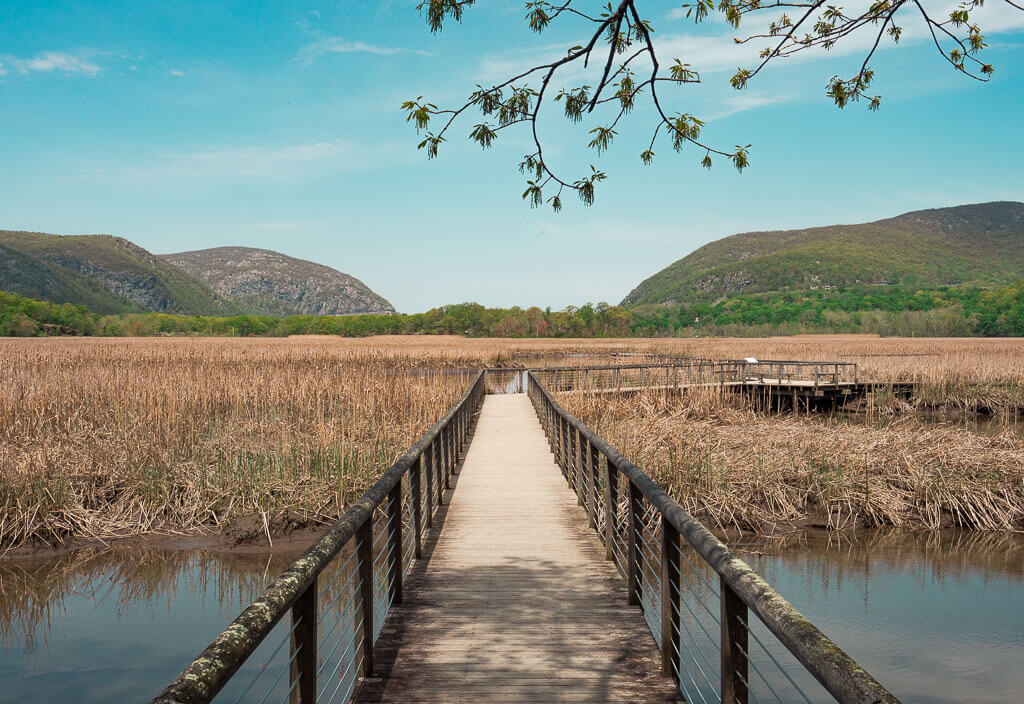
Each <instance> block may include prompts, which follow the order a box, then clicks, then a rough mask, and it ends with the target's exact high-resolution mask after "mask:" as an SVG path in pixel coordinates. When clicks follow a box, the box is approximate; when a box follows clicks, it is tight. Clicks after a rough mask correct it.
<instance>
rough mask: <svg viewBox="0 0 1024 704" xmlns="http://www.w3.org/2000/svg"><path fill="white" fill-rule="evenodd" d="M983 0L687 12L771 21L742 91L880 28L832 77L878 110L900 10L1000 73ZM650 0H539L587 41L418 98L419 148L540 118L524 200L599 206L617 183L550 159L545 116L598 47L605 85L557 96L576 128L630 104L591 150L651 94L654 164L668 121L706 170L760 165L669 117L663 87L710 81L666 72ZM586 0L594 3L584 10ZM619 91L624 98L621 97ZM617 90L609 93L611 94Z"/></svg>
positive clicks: (444, 1)
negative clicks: (783, 66)
mask: <svg viewBox="0 0 1024 704" xmlns="http://www.w3.org/2000/svg"><path fill="white" fill-rule="evenodd" d="M716 2H717V4H716ZM983 2H984V0H964V1H963V2H962V3H961V4H960V5H959V6H958V7H957V8H956V9H955V10H953V11H952V12H951V13H950V14H949V17H948V18H945V19H941V20H940V19H938V18H936V17H934V16H932V15H931V14H929V12H928V10H927V9H926V8H925V7H924V4H923V3H922V0H870V4H869V5H868V6H867V7H866V8H864V7H863V5H861V7H860V8H859V9H858V11H857V12H852V13H849V14H848V13H847V12H846V11H844V9H843V8H842V7H840V6H836V5H826V4H825V0H809V1H808V2H784V1H782V0H777V1H776V2H770V3H765V2H762V0H696V1H695V2H687V3H684V4H683V5H682V7H683V8H684V9H685V10H686V15H687V16H688V17H691V18H692V19H693V20H694V21H696V22H702V21H703V20H705V19H707V18H708V17H709V16H710V15H711V14H712V13H720V14H722V15H724V17H725V19H726V21H727V22H729V23H730V24H731V25H732V26H733V27H734V28H738V27H739V26H740V23H741V21H743V20H744V19H746V18H748V16H765V17H767V20H766V21H767V28H766V29H765V30H764V31H762V32H755V33H752V34H749V35H747V36H746V37H737V38H735V39H734V40H733V41H734V42H735V43H737V44H747V43H749V42H752V41H755V40H758V39H771V40H772V43H771V45H770V46H768V47H766V48H765V49H764V50H762V51H761V52H760V60H759V62H758V64H757V65H756V66H754V67H753V68H742V67H741V68H739V69H737V71H736V73H735V74H733V76H732V77H731V79H730V83H731V84H732V86H733V87H734V88H736V89H743V88H745V87H746V86H747V85H748V84H749V82H750V81H751V80H752V79H753V78H754V77H755V76H757V75H758V74H759V73H761V72H762V71H763V70H764V69H765V68H766V67H767V66H768V64H770V63H771V62H772V61H774V60H777V59H779V58H785V57H789V56H793V55H795V54H797V53H799V52H802V51H807V50H809V49H812V48H821V49H823V50H826V51H828V50H830V49H832V48H833V47H834V46H836V44H837V43H839V42H841V41H847V40H848V39H849V38H850V37H852V36H853V35H855V34H858V33H860V32H861V31H862V30H865V29H866V28H868V27H871V28H872V30H871V31H872V34H871V35H869V37H870V38H869V40H868V41H869V42H870V48H869V49H868V50H867V51H866V52H865V55H864V58H863V60H862V61H861V62H860V68H859V70H858V71H857V72H856V73H855V74H853V75H852V76H849V77H848V78H842V77H840V76H833V77H832V78H831V79H829V81H828V83H827V86H826V90H825V93H826V95H827V96H828V97H829V98H831V99H832V100H833V102H834V103H835V104H836V106H838V107H840V108H843V107H846V106H847V105H848V104H849V103H850V102H858V101H860V100H861V99H862V98H864V99H866V100H867V101H868V108H869V109H870V110H877V109H878V108H879V106H880V104H881V97H880V96H878V95H874V96H868V95H867V93H866V91H867V89H868V88H869V86H870V84H871V82H872V80H873V78H874V75H875V72H874V71H873V70H872V69H871V68H870V66H869V62H870V61H871V59H872V58H873V57H874V56H875V55H876V53H877V51H878V49H879V48H880V46H881V44H882V41H883V39H884V38H885V37H886V36H888V37H889V38H890V39H892V41H893V42H896V43H898V42H899V41H900V38H901V37H902V35H903V27H902V26H900V25H899V24H897V14H898V13H899V12H900V11H901V10H903V9H904V8H913V9H915V10H916V11H917V12H916V14H918V15H919V16H920V21H921V22H922V23H923V24H924V26H925V27H926V28H927V30H928V34H929V35H930V37H931V39H932V42H933V44H934V45H935V48H936V50H937V51H938V52H939V54H940V55H941V56H942V57H943V59H945V61H947V62H948V63H950V64H951V65H952V66H953V67H954V68H956V69H957V70H958V71H960V72H962V73H964V74H966V75H968V76H971V77H972V78H975V79H977V80H980V81H985V80H988V76H990V75H991V74H992V72H993V70H994V69H993V67H992V66H991V64H987V63H984V62H983V61H982V60H981V59H980V58H978V54H979V52H980V51H981V49H983V48H984V47H985V42H984V35H983V34H982V32H981V29H980V28H979V26H978V25H977V24H976V23H974V22H972V16H973V14H974V13H975V11H976V10H978V9H979V8H980V7H981V6H982V5H983ZM1003 2H1005V3H1006V4H1007V5H1010V6H1011V7H1014V8H1016V9H1018V10H1022V9H1024V7H1022V6H1021V5H1019V4H1016V3H1015V2H1012V1H1011V0H1003ZM475 4H476V3H475V0H422V1H421V2H420V4H419V5H418V6H417V8H418V9H419V10H420V12H421V13H422V14H423V15H424V17H425V19H426V21H427V25H428V26H429V27H430V30H431V31H432V32H438V31H441V29H442V28H443V26H444V24H445V22H446V21H447V20H454V21H455V22H460V21H461V20H462V17H463V13H464V12H465V10H466V9H467V8H468V7H469V6H472V5H475ZM641 4H643V5H644V7H645V8H648V7H652V6H653V7H658V6H663V3H659V2H657V0H620V1H619V2H618V4H617V5H614V4H613V3H610V2H609V3H607V4H605V5H604V6H603V7H601V6H600V5H599V4H598V2H597V1H596V0H591V1H590V2H587V0H564V2H562V3H561V4H557V5H556V4H554V3H551V2H548V1H547V0H529V1H528V2H526V3H525V8H526V20H527V24H528V26H529V27H530V29H531V30H532V31H534V32H537V33H540V32H542V31H544V30H545V29H546V28H547V27H548V26H550V25H551V23H552V22H554V21H556V20H558V19H559V18H560V17H562V16H563V15H565V16H566V18H567V19H568V18H573V19H575V20H577V21H580V20H582V21H583V23H584V24H585V25H589V26H590V33H589V38H588V39H587V41H586V42H585V43H583V44H580V45H576V46H573V47H571V48H569V49H568V50H567V51H566V53H565V54H564V55H563V56H562V57H560V58H558V59H555V60H552V61H550V62H548V63H542V64H539V65H537V66H533V67H532V68H530V69H527V70H525V71H522V72H520V73H518V74H517V75H515V76H512V77H511V78H508V79H506V80H504V81H501V82H499V83H495V84H493V85H491V86H490V87H487V88H485V87H483V86H480V85H478V86H477V90H475V91H474V92H473V93H471V94H470V95H469V97H468V99H467V100H466V101H465V102H464V103H463V104H462V105H460V106H458V107H453V108H444V109H442V108H439V107H438V106H437V105H435V104H433V103H429V102H426V101H424V100H423V98H422V96H421V97H419V98H417V99H416V100H410V101H406V102H405V103H403V104H402V109H403V110H405V112H406V121H407V122H410V123H412V124H413V125H414V126H415V128H416V130H417V131H418V132H423V133H425V134H424V138H423V139H422V141H421V142H420V143H419V148H420V149H424V150H425V151H426V153H427V157H428V158H434V157H436V156H437V153H438V148H439V146H440V145H441V143H443V142H445V141H446V139H447V134H448V132H449V130H450V129H451V128H452V127H453V125H454V124H455V122H456V121H458V119H459V118H460V117H462V116H463V115H465V114H466V113H467V112H468V111H470V110H471V109H472V108H475V109H478V110H479V111H480V113H481V115H482V116H483V118H484V121H483V122H480V123H478V124H476V125H474V126H473V127H472V129H471V130H470V132H469V137H470V139H472V140H473V141H475V142H477V143H478V144H479V145H480V146H481V147H482V148H484V149H487V148H489V147H490V146H492V145H493V143H494V142H495V141H496V139H497V138H498V136H499V132H501V131H502V130H505V129H507V128H509V127H512V126H515V125H519V124H522V123H530V131H531V135H532V138H533V144H534V150H533V151H532V152H531V153H530V154H527V155H525V156H524V157H523V159H522V161H521V162H520V164H519V169H520V171H521V172H522V173H524V174H526V176H527V188H526V190H525V191H524V193H523V198H524V199H526V200H527V201H528V202H529V204H530V205H531V207H536V206H538V205H541V204H542V203H544V202H545V191H544V189H545V188H547V187H550V188H553V189H555V192H554V194H553V195H551V196H550V197H547V198H546V200H547V202H548V203H549V204H550V205H551V206H552V207H553V208H554V209H555V210H556V211H557V210H559V209H561V207H562V200H561V196H562V193H563V192H564V190H565V189H570V190H572V191H575V192H576V194H577V196H578V197H579V198H580V200H581V201H582V202H583V203H584V204H586V205H590V204H591V203H593V201H594V190H595V186H596V184H597V183H598V182H600V181H602V180H604V179H605V174H604V173H603V172H602V171H599V170H598V169H597V168H595V167H594V166H591V167H590V172H589V173H587V174H585V175H584V176H582V177H580V178H575V179H569V178H563V177H561V176H559V175H557V174H556V173H555V172H554V170H553V168H552V167H551V165H550V164H549V163H548V160H547V158H546V157H545V152H544V148H543V143H542V139H541V136H540V133H539V131H538V126H537V122H538V118H539V116H540V111H541V107H542V106H543V105H545V102H544V99H545V97H546V96H547V95H548V93H549V89H550V88H551V84H552V82H553V80H554V79H555V78H556V76H557V75H561V74H560V72H562V71H563V70H564V69H566V67H568V66H570V65H572V64H574V63H579V64H581V65H582V66H583V67H584V68H586V67H589V65H590V60H591V58H593V55H594V53H595V52H598V55H599V56H600V52H601V51H606V54H604V55H603V57H602V58H603V62H602V63H603V67H602V71H601V75H600V78H599V79H598V81H597V83H596V85H594V86H590V85H587V84H582V85H576V86H574V87H567V88H562V89H561V90H560V91H559V92H558V93H557V94H556V95H555V96H554V101H555V102H560V103H562V109H563V112H564V116H565V118H566V119H568V120H569V121H570V122H572V123H579V122H581V121H582V120H583V119H584V116H585V115H587V116H589V115H591V114H594V113H596V112H598V111H599V109H600V108H601V107H602V106H606V105H608V104H612V103H618V108H619V109H618V110H617V111H616V112H615V114H614V115H613V116H612V117H611V119H610V122H608V123H607V124H605V125H597V126H596V127H594V128H592V129H590V131H589V134H590V140H589V141H588V143H587V146H588V147H590V148H592V149H594V150H595V151H596V152H597V153H598V154H600V153H601V152H603V151H605V150H607V149H608V148H610V146H611V145H612V142H613V141H614V139H615V137H616V136H617V134H618V133H617V131H616V128H617V127H618V126H619V124H620V122H621V121H622V120H623V118H624V117H625V116H626V115H628V114H629V113H631V112H632V111H633V109H634V107H635V105H636V99H637V97H638V96H640V95H641V94H643V93H644V91H647V90H649V91H650V96H651V106H652V107H653V109H654V112H655V115H656V118H657V120H656V124H655V126H654V130H653V134H652V136H651V141H650V144H649V146H648V148H647V149H645V150H644V151H643V152H641V154H640V159H641V162H642V163H643V164H650V163H652V162H653V159H654V146H655V143H656V142H657V140H658V139H659V136H660V135H662V129H663V128H664V136H665V137H667V138H668V139H669V141H670V145H671V146H672V148H673V149H674V150H675V151H677V152H679V151H682V149H683V148H684V147H686V146H692V147H696V148H698V149H699V150H700V151H701V152H702V153H703V158H702V159H701V164H702V165H703V166H706V167H710V166H711V155H712V154H715V155H719V156H722V157H725V158H727V159H728V160H729V161H730V162H731V163H732V164H733V166H735V167H736V168H737V169H738V170H740V171H742V170H743V169H744V168H745V167H746V166H748V165H749V149H750V145H749V144H748V145H746V146H739V145H737V146H736V147H735V148H734V149H732V150H723V149H717V148H715V147H712V146H711V145H709V144H706V143H704V142H703V141H701V140H700V133H701V128H702V127H703V126H704V122H703V121H701V120H700V119H698V118H696V117H694V116H693V115H691V114H689V113H686V112H675V113H673V114H672V115H669V114H668V113H667V112H666V111H665V109H664V108H663V106H662V98H661V96H660V95H659V94H658V85H659V84H660V83H665V82H669V83H674V84H676V85H683V84H687V83H699V82H700V80H701V78H700V74H699V73H698V72H697V71H695V70H693V69H692V68H691V67H690V64H688V63H683V62H682V61H680V60H679V59H678V58H676V59H674V60H673V63H672V64H671V65H670V66H669V70H668V72H667V75H664V74H662V73H661V71H662V63H661V61H660V60H659V56H658V51H657V45H656V42H655V41H654V40H653V38H652V32H653V28H652V27H651V24H650V23H649V22H648V21H647V20H645V19H644V18H643V15H642V14H641V12H640V7H639V6H640V5H641ZM581 7H583V9H580V8H581ZM591 8H597V9H596V10H595V9H591ZM791 9H797V10H799V11H800V12H799V13H798V16H797V19H796V20H795V21H794V20H793V19H791V18H790V17H789V15H788V12H789V11H790V10H791ZM901 16H902V15H901ZM748 21H749V20H748ZM602 37H605V39H606V44H607V48H606V49H600V50H599V49H598V43H599V42H600V41H601V38H602ZM631 49H633V51H632V53H630V50H631ZM626 54H629V55H628V57H627V58H625V59H624V60H618V57H621V56H624V55H626ZM641 59H642V60H644V61H647V62H649V64H650V67H651V73H650V76H649V77H648V78H647V79H646V80H643V81H639V82H637V81H635V80H634V75H635V74H634V72H633V70H632V68H631V65H632V64H633V63H634V62H635V61H638V60H641ZM617 60H618V65H617V66H616V63H617ZM538 82H539V85H538ZM613 89H614V94H612V93H611V91H612V90H613ZM606 92H607V93H608V95H605V94H606ZM548 102H550V101H548ZM437 118H441V119H443V124H442V126H441V128H440V130H438V131H437V132H432V131H431V130H430V125H431V124H432V121H433V120H435V119H437ZM492 120H496V122H497V124H493V123H492V122H491V121H492Z"/></svg>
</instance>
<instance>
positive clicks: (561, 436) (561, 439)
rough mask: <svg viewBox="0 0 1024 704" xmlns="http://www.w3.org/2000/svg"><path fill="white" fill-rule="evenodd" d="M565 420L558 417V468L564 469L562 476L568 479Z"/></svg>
mask: <svg viewBox="0 0 1024 704" xmlns="http://www.w3.org/2000/svg"><path fill="white" fill-rule="evenodd" d="M565 426H566V423H565V418H562V416H558V466H559V467H561V468H562V476H563V477H565V478H566V479H568V478H569V475H568V473H567V471H566V469H565V440H566V438H565V435H566V432H565Z"/></svg>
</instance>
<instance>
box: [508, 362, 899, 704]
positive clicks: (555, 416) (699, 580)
mask: <svg viewBox="0 0 1024 704" xmlns="http://www.w3.org/2000/svg"><path fill="white" fill-rule="evenodd" d="M527 393H528V394H529V396H530V399H531V401H532V402H533V405H534V408H535V409H536V411H537V416H538V418H539V419H540V422H541V425H542V426H543V428H544V431H545V433H546V435H547V437H548V440H549V442H550V446H551V451H552V453H554V456H555V459H556V462H557V463H558V465H559V466H560V467H561V469H562V473H563V474H564V475H565V477H566V480H567V481H568V482H569V485H570V486H571V487H572V489H573V490H574V491H575V492H576V495H577V497H578V500H579V503H580V505H582V506H584V507H585V509H586V511H587V515H588V519H589V522H590V525H591V527H593V528H594V530H595V531H596V532H597V534H598V536H600V538H601V540H602V542H603V543H604V546H605V555H606V557H607V559H609V560H613V561H614V562H615V565H616V566H617V567H618V569H619V571H620V573H621V574H622V576H623V578H624V579H625V581H626V590H627V592H628V601H629V603H630V604H634V605H637V606H639V607H640V608H641V609H642V611H643V616H644V619H645V620H646V621H647V624H648V626H649V627H650V629H651V633H652V635H653V636H654V640H655V642H656V643H657V645H658V647H659V649H660V651H661V654H662V670H663V672H664V674H665V675H667V676H671V677H672V678H673V679H674V680H675V681H676V683H677V684H678V686H679V690H680V692H681V693H682V694H683V695H684V696H685V697H686V701H687V702H703V703H704V704H710V702H723V704H745V703H746V702H748V701H762V700H770V701H779V702H790V701H806V702H811V701H812V697H814V698H815V699H818V698H820V696H821V695H822V694H826V693H827V694H830V695H831V697H832V698H834V699H835V700H836V701H839V702H842V703H844V704H846V703H851V704H852V703H858V704H867V703H869V702H871V703H882V702H887V703H891V702H896V701H897V700H896V698H895V697H894V696H893V695H892V694H890V693H889V692H888V691H887V690H886V689H885V688H884V687H882V685H880V684H879V683H878V682H877V681H876V680H875V679H874V678H873V677H871V675H869V674H868V673H867V672H865V671H864V670H863V669H862V668H861V667H860V666H859V665H858V664H857V663H856V662H854V660H853V659H851V658H850V657H849V656H848V655H847V654H846V653H844V652H843V651H842V650H841V649H840V648H839V647H838V646H837V645H836V644H835V643H833V642H832V641H831V640H829V639H828V638H827V637H826V636H825V635H824V634H823V633H822V632H821V631H820V630H818V628H817V627H815V626H814V625H813V624H812V623H811V622H810V621H808V620H807V618H805V617H804V616H803V615H802V614H801V613H800V612H799V611H797V609H795V608H794V607H793V606H792V605H791V604H790V603H789V602H788V601H786V599H784V598H783V597H782V595H781V594H779V593H778V592H777V591H776V590H775V589H774V588H772V587H771V586H770V585H769V584H768V583H767V582H765V581H764V579H762V578H761V577H760V575H758V574H757V573H756V572H755V571H754V570H753V569H751V568H750V566H749V565H747V564H746V563H745V562H743V561H742V560H740V559H738V558H737V557H735V556H734V555H733V554H732V552H730V550H729V549H728V548H727V547H726V546H725V545H724V544H723V543H722V542H721V541H719V540H718V539H717V538H716V537H715V536H714V535H713V534H712V533H711V532H710V531H708V529H707V528H705V527H704V525H702V524H701V523H700V522H699V521H697V520H696V519H695V518H693V516H691V515H690V514H689V513H688V512H687V511H686V510H685V509H683V507H682V506H680V505H679V504H678V503H677V502H676V501H675V500H673V499H672V497H671V496H669V494H668V493H666V492H665V491H664V490H663V489H662V488H661V487H659V486H658V485H657V484H656V483H655V482H654V481H653V480H651V478H650V477H648V476H647V475H646V474H645V473H644V472H643V470H641V469H640V468H639V467H637V466H636V465H634V464H633V463H631V462H630V461H629V460H627V459H626V458H625V457H623V456H622V455H621V454H620V453H619V452H617V451H616V450H615V449H614V448H612V447H611V446H610V445H609V444H608V443H607V442H605V441H604V440H603V439H601V438H600V437H598V436H597V435H596V434H595V433H594V432H593V431H592V430H591V429H590V428H589V427H587V426H586V425H585V424H583V423H582V422H580V421H579V420H578V419H576V418H575V417H573V416H572V415H571V414H569V413H568V412H567V411H566V410H565V409H564V408H562V406H561V405H559V403H558V402H557V401H556V400H555V398H554V397H553V396H552V393H551V392H550V391H549V390H548V389H547V388H545V386H544V385H543V384H542V383H541V381H540V380H539V378H538V375H537V374H535V373H532V372H531V373H530V374H529V375H528V385H527ZM716 602H717V603H716ZM750 613H753V614H754V615H755V616H756V617H757V618H756V619H753V618H751V617H750ZM780 645H781V646H782V647H781V648H780V647H779V646H780ZM808 675H810V676H813V679H812V677H810V676H808ZM815 680H816V682H815ZM816 683H820V686H821V687H824V690H825V692H820V691H818V692H816V691H815V690H816V688H817V686H818V685H817V684H816ZM816 695H817V696H816ZM826 696H827V695H826Z"/></svg>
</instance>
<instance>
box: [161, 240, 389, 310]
mask: <svg viewBox="0 0 1024 704" xmlns="http://www.w3.org/2000/svg"><path fill="white" fill-rule="evenodd" d="M160 256H161V258H162V259H163V260H164V261H165V262H167V263H169V264H173V265H174V266H177V267H181V269H183V270H184V271H187V272H188V273H190V274H192V275H194V276H195V277H197V278H198V279H199V280H201V281H203V282H204V283H205V284H206V285H207V286H209V287H210V288H211V289H213V290H214V291H215V292H216V293H217V294H219V295H220V296H223V297H224V298H226V299H227V300H230V301H233V302H234V303H236V304H237V305H240V306H242V307H244V308H246V309H248V310H251V311H253V312H255V313H259V314H263V315H294V314H300V315H347V314H352V313H394V312H395V309H394V308H393V307H392V306H391V304H390V303H388V302H387V301H386V300H384V299H383V298H381V297H380V296H378V295H377V294H376V293H374V292H373V291H371V290H370V289H369V288H368V287H367V286H366V284H364V283H363V282H362V281H360V280H359V279H356V278H354V277H352V276H349V275H348V274H343V273H342V272H340V271H337V270H336V269H332V268H330V267H327V266H323V265H322V264H316V263H314V262H310V261H306V260H304V259H295V258H293V257H288V256H285V255H284V254H281V253H279V252H272V251H270V250H266V249H253V248H251V247H216V248H214V249H201V250H198V251H194V252H181V253H179V254H162V255H160Z"/></svg>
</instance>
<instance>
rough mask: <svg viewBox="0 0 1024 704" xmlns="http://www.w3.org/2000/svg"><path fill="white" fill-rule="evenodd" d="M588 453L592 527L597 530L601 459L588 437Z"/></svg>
mask: <svg viewBox="0 0 1024 704" xmlns="http://www.w3.org/2000/svg"><path fill="white" fill-rule="evenodd" d="M587 455H588V457H589V458H590V459H589V461H588V462H587V464H588V465H589V467H590V512H589V513H590V527H591V528H593V529H595V530H597V510H598V509H597V500H598V496H599V495H600V493H601V492H600V490H599V489H598V487H599V486H600V479H599V478H598V471H599V468H600V464H601V460H600V457H599V456H598V454H597V448H596V447H594V444H593V443H591V442H590V439H589V438H588V439H587Z"/></svg>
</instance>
